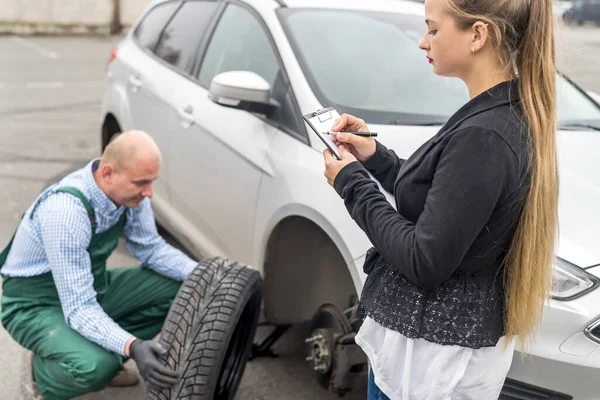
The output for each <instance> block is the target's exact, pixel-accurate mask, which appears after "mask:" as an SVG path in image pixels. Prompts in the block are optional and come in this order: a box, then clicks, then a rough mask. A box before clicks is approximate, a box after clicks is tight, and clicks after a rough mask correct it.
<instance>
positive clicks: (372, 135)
mask: <svg viewBox="0 0 600 400" xmlns="http://www.w3.org/2000/svg"><path fill="white" fill-rule="evenodd" d="M338 133H350V134H352V135H356V136H362V137H375V136H377V132H325V134H326V135H337V134H338Z"/></svg>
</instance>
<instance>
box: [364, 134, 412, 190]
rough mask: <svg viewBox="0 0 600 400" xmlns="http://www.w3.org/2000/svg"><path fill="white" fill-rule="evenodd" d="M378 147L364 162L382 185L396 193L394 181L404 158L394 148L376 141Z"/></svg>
mask: <svg viewBox="0 0 600 400" xmlns="http://www.w3.org/2000/svg"><path fill="white" fill-rule="evenodd" d="M375 143H376V144H377V148H376V150H375V154H373V155H372V156H371V158H369V159H368V160H367V161H365V162H364V163H363V165H364V166H365V168H366V169H368V170H369V171H370V172H371V173H372V174H373V176H374V177H375V179H377V180H378V181H379V182H381V186H382V187H383V188H384V189H385V190H387V191H388V192H390V193H394V182H395V181H396V177H397V176H398V172H399V171H400V167H402V164H404V161H405V160H404V159H402V158H400V157H398V156H397V155H396V153H395V152H394V151H393V150H390V149H388V148H387V147H385V146H384V145H383V144H381V143H379V142H378V141H375Z"/></svg>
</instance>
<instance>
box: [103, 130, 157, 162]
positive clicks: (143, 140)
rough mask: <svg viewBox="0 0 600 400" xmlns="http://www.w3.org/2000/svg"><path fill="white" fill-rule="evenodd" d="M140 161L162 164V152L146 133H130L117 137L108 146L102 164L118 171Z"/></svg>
mask: <svg viewBox="0 0 600 400" xmlns="http://www.w3.org/2000/svg"><path fill="white" fill-rule="evenodd" d="M139 160H148V161H156V162H158V163H160V161H161V154H160V150H159V148H158V146H157V145H156V143H155V142H154V140H153V139H152V137H150V135H148V134H147V133H146V132H143V131H128V132H124V133H122V134H120V135H119V136H117V137H116V138H115V139H114V140H113V141H111V142H110V143H109V144H108V146H106V149H104V154H103V155H102V160H101V162H100V164H101V165H108V164H110V165H113V166H114V167H115V168H116V169H119V170H127V169H129V168H131V167H132V166H133V165H135V164H136V162H137V161H139Z"/></svg>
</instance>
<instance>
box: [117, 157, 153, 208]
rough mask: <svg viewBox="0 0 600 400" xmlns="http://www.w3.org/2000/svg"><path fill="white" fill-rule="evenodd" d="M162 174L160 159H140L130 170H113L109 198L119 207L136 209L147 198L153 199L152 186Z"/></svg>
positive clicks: (133, 163) (132, 164)
mask: <svg viewBox="0 0 600 400" xmlns="http://www.w3.org/2000/svg"><path fill="white" fill-rule="evenodd" d="M159 172H160V159H159V158H156V157H151V158H138V159H137V160H135V161H134V162H132V163H131V165H129V167H128V168H123V169H121V170H119V169H113V170H112V172H111V174H110V178H109V179H108V185H109V187H110V195H109V197H110V198H111V199H112V200H113V201H114V202H115V203H117V204H118V205H123V206H125V207H129V208H135V207H137V206H139V205H140V203H141V202H142V200H144V199H145V198H146V197H150V198H152V195H153V189H152V185H153V184H154V181H155V180H156V179H157V178H158V175H159Z"/></svg>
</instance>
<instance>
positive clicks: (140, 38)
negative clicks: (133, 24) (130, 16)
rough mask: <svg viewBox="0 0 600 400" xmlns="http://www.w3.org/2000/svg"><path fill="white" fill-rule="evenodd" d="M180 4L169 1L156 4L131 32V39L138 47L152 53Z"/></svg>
mask: <svg viewBox="0 0 600 400" xmlns="http://www.w3.org/2000/svg"><path fill="white" fill-rule="evenodd" d="M180 4H181V2H179V1H169V2H167V3H161V4H158V5H157V6H156V7H154V8H153V9H151V10H150V11H148V13H147V14H146V16H145V17H144V19H143V20H142V22H141V23H140V24H139V25H138V26H137V28H136V29H135V31H134V32H133V37H134V38H135V39H136V40H137V42H138V43H139V45H140V46H142V47H144V48H146V49H148V50H150V51H154V48H155V47H156V45H157V43H158V39H159V37H160V33H161V32H162V30H163V28H164V27H165V25H166V24H167V22H169V20H170V19H171V17H172V16H173V14H174V13H175V10H177V7H179V5H180Z"/></svg>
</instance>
